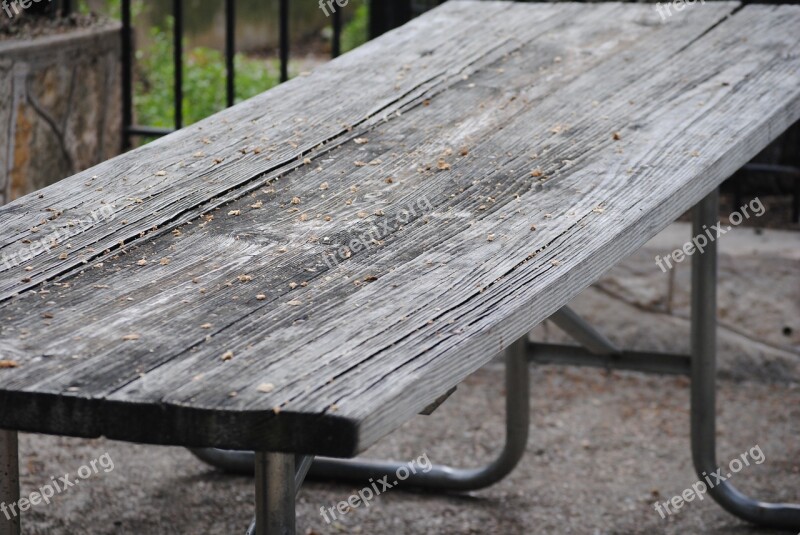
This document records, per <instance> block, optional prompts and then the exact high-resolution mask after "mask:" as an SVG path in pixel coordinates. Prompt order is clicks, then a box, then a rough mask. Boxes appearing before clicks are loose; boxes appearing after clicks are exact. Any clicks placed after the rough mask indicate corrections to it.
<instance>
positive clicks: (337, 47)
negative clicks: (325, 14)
mask: <svg viewBox="0 0 800 535" xmlns="http://www.w3.org/2000/svg"><path fill="white" fill-rule="evenodd" d="M341 53H342V10H341V9H336V10H334V12H333V46H332V47H331V56H332V57H334V58H336V57H338V56H339V54H341Z"/></svg>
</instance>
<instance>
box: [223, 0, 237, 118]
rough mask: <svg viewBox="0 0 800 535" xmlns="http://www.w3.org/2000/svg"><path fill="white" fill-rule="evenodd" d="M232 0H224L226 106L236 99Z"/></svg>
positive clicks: (234, 30)
mask: <svg viewBox="0 0 800 535" xmlns="http://www.w3.org/2000/svg"><path fill="white" fill-rule="evenodd" d="M233 1H234V0H225V77H226V82H227V85H226V88H225V94H226V97H227V103H228V106H233V103H234V101H235V100H236V70H235V67H234V64H233V62H234V55H235V54H236V10H235V9H234V5H233Z"/></svg>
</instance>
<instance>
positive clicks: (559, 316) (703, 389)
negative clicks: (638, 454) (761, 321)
mask: <svg viewBox="0 0 800 535" xmlns="http://www.w3.org/2000/svg"><path fill="white" fill-rule="evenodd" d="M718 207H719V192H718V190H717V189H715V190H714V191H713V192H711V193H710V194H709V195H708V196H706V197H705V198H704V199H703V200H702V201H701V202H700V203H698V204H697V205H696V206H695V209H694V218H693V235H698V234H702V233H704V232H705V229H706V228H710V227H711V226H712V225H714V224H716V223H717V217H718ZM716 284H717V244H716V242H715V241H710V242H709V245H708V246H707V247H706V250H705V252H704V253H702V254H696V255H694V256H693V257H692V315H691V357H689V356H686V355H670V354H663V353H645V352H632V351H624V350H620V349H618V348H617V347H616V346H615V345H614V344H613V343H611V342H610V341H609V340H608V339H607V338H605V337H604V336H603V335H602V334H601V333H599V332H598V331H596V330H595V329H594V328H593V327H592V326H591V325H590V324H589V323H587V322H586V321H584V320H583V319H582V318H581V317H580V316H578V315H577V314H576V313H575V312H574V311H572V310H571V309H570V308H568V307H564V308H562V309H560V310H559V311H557V312H556V313H555V314H553V315H552V316H551V317H550V319H551V320H552V321H553V322H554V323H556V325H558V326H559V328H561V329H562V330H564V332H566V333H567V334H568V335H570V336H571V337H572V338H574V339H575V340H576V341H577V342H579V343H580V344H581V345H582V346H583V347H576V346H561V345H551V344H538V343H530V342H528V341H527V337H523V338H521V339H520V340H518V341H517V342H515V343H514V344H512V346H511V347H510V348H509V349H508V350H507V352H506V391H507V398H506V435H507V436H506V444H505V446H504V448H503V451H502V453H501V454H500V456H499V457H498V458H497V460H495V461H494V462H492V463H491V464H489V465H487V466H485V467H483V468H477V469H471V470H470V469H467V470H465V469H458V468H450V467H447V466H435V467H434V468H433V469H432V470H431V471H430V472H428V473H417V474H412V475H411V477H409V478H408V479H407V480H406V483H407V484H406V486H405V487H404V488H411V487H416V488H425V489H432V490H438V491H458V492H463V491H470V490H476V489H480V488H484V487H487V486H489V485H492V484H494V483H496V482H498V481H500V480H501V479H502V478H503V477H505V476H506V475H508V474H509V473H510V472H511V471H512V470H513V469H514V467H515V466H516V464H517V463H518V462H519V460H520V459H521V457H522V455H523V453H524V450H525V445H526V443H527V438H528V416H529V401H528V392H529V382H528V370H527V362H528V360H530V361H531V362H535V363H548V364H566V365H579V366H581V365H583V366H598V367H604V368H609V369H610V368H614V369H625V370H635V371H643V372H654V373H674V374H683V375H688V376H690V377H691V407H692V411H691V446H692V457H693V459H694V465H695V470H696V471H697V474H698V476H699V477H700V479H701V480H702V479H703V478H704V477H705V475H707V474H711V473H714V472H716V471H717V469H718V466H717V461H716V441H715V435H716V421H715V415H716V327H717V317H716ZM192 451H193V453H194V454H195V455H196V456H197V457H199V458H200V459H201V460H203V461H205V462H207V463H209V464H211V465H213V466H216V467H218V468H222V469H223V470H226V471H230V472H236V473H245V474H247V473H249V474H252V473H253V466H254V454H253V453H252V452H229V451H223V450H215V449H204V450H192ZM258 455H263V454H258ZM400 466H401V465H399V464H396V463H391V462H384V461H366V460H360V459H355V460H341V459H317V460H315V461H314V463H313V465H312V466H311V469H310V471H309V476H314V477H318V478H323V479H335V480H340V481H347V482H361V483H363V482H364V481H365V480H367V479H369V478H373V479H380V478H382V477H383V476H384V475H389V476H390V477H394V475H395V474H396V471H397V469H398V468H399V467H400ZM259 470H262V469H260V468H257V478H258V477H263V475H259V474H260V472H259ZM282 477H283V480H287V479H286V476H285V475H284V476H282ZM259 484H263V483H259ZM283 492H286V491H285V489H284V491H283ZM708 493H709V494H710V495H711V497H712V498H713V499H714V500H715V501H717V502H718V503H719V504H720V505H721V506H722V507H723V508H724V509H725V510H727V511H728V512H729V513H731V514H733V515H735V516H738V517H739V518H741V519H743V520H746V521H748V522H750V523H753V524H756V525H760V526H764V527H768V528H775V529H793V530H797V529H800V505H795V504H772V503H764V502H759V501H755V500H753V499H751V498H748V497H747V496H745V495H744V494H742V493H741V492H739V491H738V490H736V489H735V488H734V487H733V486H732V485H730V483H729V482H727V481H725V482H722V483H720V484H718V485H716V486H715V487H713V488H710V489H708ZM275 533H284V532H281V531H276V532H275Z"/></svg>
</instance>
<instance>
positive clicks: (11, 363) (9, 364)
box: [0, 360, 19, 370]
mask: <svg viewBox="0 0 800 535" xmlns="http://www.w3.org/2000/svg"><path fill="white" fill-rule="evenodd" d="M8 368H19V362H17V361H16V360H0V370H2V369H8Z"/></svg>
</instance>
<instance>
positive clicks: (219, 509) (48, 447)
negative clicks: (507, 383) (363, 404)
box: [20, 225, 800, 535]
mask: <svg viewBox="0 0 800 535" xmlns="http://www.w3.org/2000/svg"><path fill="white" fill-rule="evenodd" d="M687 231H688V229H687V227H686V226H685V225H683V226H681V225H677V226H673V227H671V228H670V229H668V231H666V232H665V233H663V234H662V235H660V236H659V237H658V238H657V239H655V240H653V242H651V243H650V244H649V245H648V247H647V248H646V249H645V250H643V251H642V252H641V253H639V254H637V255H634V256H633V257H631V258H630V259H629V260H628V261H626V262H625V263H624V264H623V265H621V266H620V267H618V268H615V270H613V271H612V272H610V273H609V274H608V275H607V276H606V277H604V278H603V280H602V281H600V282H599V283H598V284H597V285H595V286H594V287H593V288H592V289H590V290H587V291H586V292H584V294H582V295H581V296H580V297H579V298H578V299H576V301H575V302H574V308H575V309H576V310H578V311H579V312H581V313H583V314H585V315H586V316H587V317H588V318H590V319H591V320H592V321H593V322H596V323H597V324H598V326H599V327H601V328H602V329H604V331H605V332H606V333H607V334H608V335H609V336H610V337H611V338H612V339H613V340H614V341H616V342H618V343H620V344H625V345H626V346H629V347H631V348H636V349H653V350H664V349H669V350H671V351H686V349H687V346H688V334H687V333H688V322H687V319H686V318H687V317H688V308H687V301H688V292H687V290H688V288H687V284H688V263H687V262H684V264H687V265H683V264H681V265H679V266H678V267H677V268H676V269H675V270H673V271H672V272H670V273H663V272H661V271H660V270H659V269H658V268H657V267H656V266H655V264H654V262H653V257H654V254H662V255H663V254H665V253H666V254H668V252H669V250H671V248H675V247H677V246H679V245H680V243H681V242H682V241H683V240H684V239H685V235H686V233H687ZM721 248H722V256H721V258H720V309H721V311H722V313H721V320H720V321H721V325H720V329H719V348H720V349H719V360H720V368H721V376H722V379H720V381H719V394H718V420H719V433H718V436H719V438H718V442H719V444H718V449H719V451H718V459H719V461H720V463H721V465H723V466H725V465H727V463H728V461H730V460H731V459H734V458H735V457H739V456H740V455H741V454H743V453H745V452H749V451H751V450H752V449H753V448H755V447H758V448H759V451H761V452H763V462H761V463H760V464H755V463H751V465H750V466H748V467H745V468H743V469H742V470H741V472H739V473H737V474H735V475H734V476H733V479H732V481H733V483H734V484H735V485H736V486H737V487H739V488H741V489H742V490H744V491H746V492H747V493H749V494H752V495H753V496H756V497H758V498H759V499H762V500H770V501H785V502H796V503H800V325H798V321H800V284H798V281H800V262H798V260H800V234H799V233H796V232H795V233H790V232H784V233H781V232H780V231H771V230H767V231H759V232H756V231H753V230H752V229H746V228H738V229H736V231H735V232H731V233H730V234H729V235H728V236H727V237H723V240H722V242H721ZM533 336H534V338H536V339H539V340H546V341H562V340H563V339H564V338H563V336H562V335H561V334H560V333H559V332H558V331H557V329H556V328H555V327H553V326H552V325H547V324H546V325H543V326H540V327H539V328H537V329H536V330H535V331H534V333H533ZM530 374H531V424H530V436H529V442H528V451H527V454H526V456H525V457H524V458H523V460H522V462H521V463H520V465H519V467H518V468H517V470H516V471H515V472H514V473H513V474H512V475H511V476H510V477H509V478H507V479H506V480H504V481H503V482H501V483H499V484H497V485H495V486H493V487H491V488H489V489H486V490H483V491H480V492H474V493H470V494H467V495H450V496H447V495H436V494H420V493H413V492H408V489H405V490H404V489H403V487H402V484H400V485H398V487H397V488H395V489H392V490H389V491H387V492H385V493H383V494H381V495H380V496H378V497H376V498H374V499H373V500H372V502H371V504H370V506H369V507H368V508H366V507H363V506H361V507H358V508H355V509H353V510H352V511H351V512H349V513H348V514H346V515H344V516H340V517H339V518H337V520H336V521H335V522H332V523H330V524H328V523H326V522H325V520H324V519H323V517H322V516H321V515H320V508H321V507H326V508H327V507H331V506H335V505H336V504H337V503H338V502H340V501H342V500H346V499H347V498H348V497H349V496H350V494H351V493H352V492H353V491H354V490H355V489H354V488H353V486H352V485H340V484H333V483H317V482H313V483H307V484H306V485H304V486H303V489H302V490H301V492H300V495H299V499H298V533H306V534H319V535H323V534H340V533H364V534H373V533H374V534H383V533H391V534H395V533H397V534H508V535H514V534H529V533H530V534H551V533H558V534H589V535H623V534H654V533H655V534H660V533H664V534H676V535H677V534H681V535H683V534H736V535H745V534H767V533H776V532H774V531H767V530H759V529H755V528H752V527H750V526H748V525H747V524H745V523H743V522H741V521H739V520H737V519H736V518H734V517H732V516H730V515H729V514H727V513H725V512H724V511H723V510H721V509H720V508H719V507H718V506H717V505H716V504H714V503H713V502H712V501H711V500H710V499H708V498H706V499H704V500H702V501H698V500H694V501H692V502H690V503H686V504H685V505H684V506H683V507H682V508H681V509H680V510H679V511H677V512H675V513H674V514H672V515H669V516H668V517H667V518H665V519H662V518H661V516H660V515H659V514H658V513H657V512H656V510H655V509H654V503H655V502H656V501H660V502H665V501H666V500H668V499H669V498H671V497H672V496H675V495H678V494H681V493H682V492H683V491H684V489H687V488H690V487H691V486H692V485H693V484H694V483H695V482H696V481H697V478H696V476H695V475H694V472H693V470H692V467H691V459H690V451H689V391H688V380H687V379H685V378H682V377H668V376H650V375H643V374H637V373H630V372H614V373H608V372H606V371H603V370H595V369H577V368H560V367H552V366H548V367H531V369H530ZM503 407H504V402H503V368H502V365H501V363H500V362H499V361H494V362H492V363H491V364H489V365H487V366H486V367H485V368H484V369H482V370H480V371H479V372H478V373H476V374H475V375H473V376H472V377H470V378H469V379H468V380H467V381H466V382H465V383H464V384H463V385H461V386H460V387H459V389H458V391H457V392H456V393H455V394H454V395H453V396H452V397H451V398H450V399H449V400H448V401H447V402H445V403H444V405H442V407H440V409H439V410H437V411H436V412H435V413H434V414H433V415H432V416H419V417H417V418H415V419H414V420H412V421H411V422H409V423H408V424H407V425H406V426H405V427H404V428H402V429H401V430H399V431H398V432H396V433H394V434H392V435H390V436H389V437H386V438H385V439H384V440H383V441H382V442H380V443H379V444H378V445H376V446H375V447H374V448H372V449H371V450H370V451H369V452H368V455H369V456H373V457H387V458H392V459H395V460H398V461H410V460H412V459H416V458H418V457H420V456H423V455H426V456H427V457H428V459H430V461H431V462H433V463H447V464H452V465H457V466H478V465H479V464H481V463H483V462H485V461H488V460H489V459H491V458H492V455H493V454H494V453H495V452H497V451H498V450H499V448H500V446H501V444H502V437H503V432H504V429H503ZM20 442H21V443H20V450H21V460H22V472H23V476H22V479H23V495H25V494H28V493H30V492H34V491H36V490H37V488H38V487H40V486H42V485H44V484H47V483H48V482H50V481H51V477H54V476H56V477H57V476H60V475H62V474H64V473H72V474H74V473H75V472H76V471H77V470H78V469H79V468H80V467H81V466H82V465H84V464H87V463H90V461H92V460H94V459H98V458H100V457H101V456H102V455H104V454H105V453H108V456H109V457H110V458H111V459H112V460H113V463H114V468H113V470H110V471H108V472H106V471H105V470H103V469H102V468H101V469H100V470H99V471H98V473H97V474H93V475H91V476H90V477H89V478H87V479H86V480H84V481H81V483H80V484H79V485H76V486H75V487H73V488H70V489H68V490H66V491H65V492H64V493H62V494H59V495H57V496H56V497H55V498H54V499H53V501H52V503H50V504H49V505H44V504H42V505H38V506H36V507H33V509H32V510H31V511H28V512H27V513H26V515H25V516H24V528H23V532H24V533H30V534H48V535H49V534H137V535H138V534H176V533H187V534H217V533H226V534H227V533H244V530H245V529H246V528H247V525H248V524H249V522H250V519H251V517H252V514H253V503H252V502H253V482H252V480H251V479H249V478H247V477H239V476H229V475H225V474H222V473H220V472H218V471H216V470H214V469H212V468H209V467H207V466H204V465H203V464H201V463H200V462H199V461H198V460H196V459H195V458H194V457H193V456H192V455H191V454H190V453H188V452H187V451H186V450H183V449H181V448H166V447H153V446H143V445H135V444H124V443H120V442H111V441H107V440H102V439H101V440H79V439H69V438H59V437H48V436H40V435H22V436H21V439H20ZM751 458H752V457H751Z"/></svg>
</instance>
